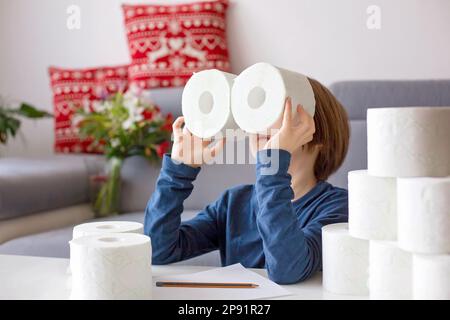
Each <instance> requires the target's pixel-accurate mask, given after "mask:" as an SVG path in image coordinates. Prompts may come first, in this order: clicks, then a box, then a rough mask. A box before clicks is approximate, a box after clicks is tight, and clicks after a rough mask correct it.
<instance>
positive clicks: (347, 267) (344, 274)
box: [322, 223, 369, 295]
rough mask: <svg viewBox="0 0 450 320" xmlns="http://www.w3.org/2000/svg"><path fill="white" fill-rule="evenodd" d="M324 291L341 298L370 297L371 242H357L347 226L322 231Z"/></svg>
mask: <svg viewBox="0 0 450 320" xmlns="http://www.w3.org/2000/svg"><path fill="white" fill-rule="evenodd" d="M322 247H323V249H322V253H323V287H324V288H325V289H326V290H328V291H330V292H332V293H337V294H348V295H368V294H369V289H368V286H367V282H368V276H369V273H368V269H369V241H367V240H362V239H357V238H353V237H352V236H350V234H349V233H348V224H347V223H337V224H332V225H327V226H325V227H323V228H322Z"/></svg>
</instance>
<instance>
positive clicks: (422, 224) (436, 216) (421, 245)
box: [397, 177, 450, 254]
mask: <svg viewBox="0 0 450 320" xmlns="http://www.w3.org/2000/svg"><path fill="white" fill-rule="evenodd" d="M397 196H398V197H397V201H398V241H399V245H400V247H401V248H403V249H405V250H407V251H411V252H414V253H426V254H441V253H450V177H446V178H402V179H398V181H397Z"/></svg>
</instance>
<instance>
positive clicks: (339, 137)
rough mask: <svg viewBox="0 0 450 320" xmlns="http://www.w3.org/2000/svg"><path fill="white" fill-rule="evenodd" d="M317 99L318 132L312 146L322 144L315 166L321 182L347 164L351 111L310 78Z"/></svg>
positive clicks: (315, 120)
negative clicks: (348, 114) (349, 114)
mask: <svg viewBox="0 0 450 320" xmlns="http://www.w3.org/2000/svg"><path fill="white" fill-rule="evenodd" d="M309 82H310V83H311V86H312V88H313V91H314V96H315V98H316V112H315V115H314V123H315V126H316V132H315V133H314V137H313V140H312V141H311V142H310V143H309V144H308V146H309V147H311V146H314V145H319V146H320V149H319V154H318V155H317V159H316V162H315V164H314V175H315V176H316V179H318V180H327V179H328V177H329V176H330V175H331V174H332V173H334V172H335V171H336V170H337V169H339V167H340V166H341V165H342V163H343V162H344V159H345V156H346V155H347V150H348V144H349V139H350V127H349V125H348V117H347V112H346V111H345V109H344V107H343V106H342V104H341V103H340V102H339V101H338V100H337V99H336V97H335V96H334V95H333V94H332V93H331V92H330V90H328V89H327V88H326V87H325V86H323V85H322V84H321V83H320V82H318V81H317V80H314V79H309Z"/></svg>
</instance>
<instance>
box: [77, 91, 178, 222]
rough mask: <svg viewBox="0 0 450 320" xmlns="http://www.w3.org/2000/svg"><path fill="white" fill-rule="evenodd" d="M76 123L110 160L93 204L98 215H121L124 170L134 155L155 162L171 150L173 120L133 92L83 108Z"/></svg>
mask: <svg viewBox="0 0 450 320" xmlns="http://www.w3.org/2000/svg"><path fill="white" fill-rule="evenodd" d="M76 117H77V119H76V120H75V122H76V123H77V126H78V128H79V133H80V136H81V137H83V138H89V139H90V140H91V141H92V144H93V148H94V149H96V150H102V151H103V153H104V154H105V156H106V158H107V159H108V172H107V176H106V177H105V179H104V180H103V182H102V186H101V187H100V188H99V191H98V194H97V196H96V197H95V200H94V202H93V207H94V211H95V213H96V215H97V216H99V217H104V216H108V215H112V214H118V213H119V207H120V203H119V201H120V200H119V199H120V183H121V179H120V170H121V167H122V164H123V161H124V160H125V159H126V158H127V157H130V156H135V155H139V156H143V157H145V158H146V159H148V160H149V161H151V162H153V163H155V162H158V161H160V159H161V158H162V156H163V155H164V153H166V152H167V151H168V150H169V148H170V138H171V132H172V122H173V117H172V115H171V114H167V115H163V114H162V113H161V111H160V109H159V108H158V107H157V106H156V105H154V104H153V103H151V102H150V101H148V99H144V98H143V97H142V95H141V94H139V93H135V92H133V91H131V90H129V91H127V92H126V93H125V94H123V93H117V94H115V95H113V96H111V97H109V98H107V99H105V100H104V101H101V102H96V103H93V104H92V105H89V104H88V105H86V106H85V107H84V108H80V109H79V110H78V112H77V115H76Z"/></svg>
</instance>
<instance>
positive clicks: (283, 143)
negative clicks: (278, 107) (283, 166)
mask: <svg viewBox="0 0 450 320" xmlns="http://www.w3.org/2000/svg"><path fill="white" fill-rule="evenodd" d="M296 110H297V114H298V117H299V120H300V123H299V124H298V125H295V124H294V120H293V119H294V116H293V115H292V100H291V98H287V99H286V104H285V106H284V116H283V124H282V125H281V128H280V130H279V131H278V132H277V133H276V134H274V135H273V136H272V137H271V138H270V139H269V141H268V142H267V143H266V144H265V145H264V147H263V149H283V150H286V151H288V152H290V153H291V154H292V153H294V151H296V150H297V149H298V148H300V147H302V146H304V145H305V144H307V143H308V142H310V141H312V139H313V135H314V132H315V131H316V127H315V124H314V119H313V117H311V116H310V115H309V114H308V113H307V112H306V111H305V109H303V107H302V106H301V105H298V106H297V108H296Z"/></svg>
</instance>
